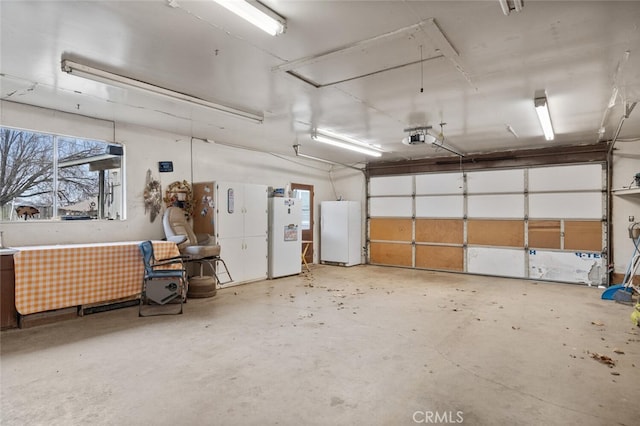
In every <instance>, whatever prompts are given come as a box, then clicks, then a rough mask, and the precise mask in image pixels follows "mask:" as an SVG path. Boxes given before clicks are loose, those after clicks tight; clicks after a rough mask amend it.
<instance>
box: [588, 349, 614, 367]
mask: <svg viewBox="0 0 640 426" xmlns="http://www.w3.org/2000/svg"><path fill="white" fill-rule="evenodd" d="M591 358H593V359H595V360H597V361H600V362H601V363H603V364H606V365H608V366H609V368H613V367H614V366H615V365H616V362H615V361H614V360H613V359H611V358H610V357H608V356H606V355H602V354H599V353H597V352H594V353H592V354H591Z"/></svg>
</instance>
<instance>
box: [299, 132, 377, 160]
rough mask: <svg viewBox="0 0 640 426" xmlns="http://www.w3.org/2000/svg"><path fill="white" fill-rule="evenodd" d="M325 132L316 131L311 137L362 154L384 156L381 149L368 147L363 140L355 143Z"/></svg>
mask: <svg viewBox="0 0 640 426" xmlns="http://www.w3.org/2000/svg"><path fill="white" fill-rule="evenodd" d="M323 132H324V131H316V133H315V134H312V135H311V138H312V139H313V140H315V141H316V142H321V143H325V144H327V145H332V146H335V147H338V148H343V149H348V150H350V151H354V152H359V153H361V154H366V155H370V156H372V157H381V156H382V153H381V152H380V151H376V150H374V149H371V148H366V147H364V146H363V145H362V144H363V143H362V142H360V143H359V144H353V143H350V142H349V141H347V140H344V139H343V137H340V139H341V140H338V138H336V137H335V136H333V137H329V136H325V135H323V134H322V133H323ZM343 140H344V141H343Z"/></svg>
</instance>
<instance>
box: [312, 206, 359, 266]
mask: <svg viewBox="0 0 640 426" xmlns="http://www.w3.org/2000/svg"><path fill="white" fill-rule="evenodd" d="M360 210H361V209H360V203H359V202H358V201H323V202H322V203H321V204H320V219H321V221H320V261H321V262H323V263H325V262H328V263H337V264H341V265H345V266H352V265H358V264H360V263H361V254H360V253H361V249H362V243H361V242H362V238H361V235H362V234H361V233H362V229H361V228H362V226H361V223H362V222H361V217H360Z"/></svg>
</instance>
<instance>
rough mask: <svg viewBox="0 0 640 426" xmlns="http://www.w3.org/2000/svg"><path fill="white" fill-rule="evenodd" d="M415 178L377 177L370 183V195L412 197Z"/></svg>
mask: <svg viewBox="0 0 640 426" xmlns="http://www.w3.org/2000/svg"><path fill="white" fill-rule="evenodd" d="M411 194H413V176H390V177H376V178H371V180H370V181H369V195H372V196H376V195H411Z"/></svg>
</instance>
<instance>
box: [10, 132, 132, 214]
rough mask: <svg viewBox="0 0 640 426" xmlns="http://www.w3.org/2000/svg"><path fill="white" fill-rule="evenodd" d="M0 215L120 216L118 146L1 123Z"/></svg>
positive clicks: (120, 158)
mask: <svg viewBox="0 0 640 426" xmlns="http://www.w3.org/2000/svg"><path fill="white" fill-rule="evenodd" d="M0 136H1V138H0V220H4V221H7V220H9V221H16V220H29V219H57V218H60V219H62V220H80V219H119V218H120V217H121V216H122V198H123V189H122V180H121V178H122V174H121V171H122V157H123V155H122V147H121V146H120V145H117V144H109V143H106V142H103V141H95V140H87V139H80V138H72V137H67V136H59V135H51V134H45V133H37V132H32V131H28V130H21V129H12V128H6V127H0Z"/></svg>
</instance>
